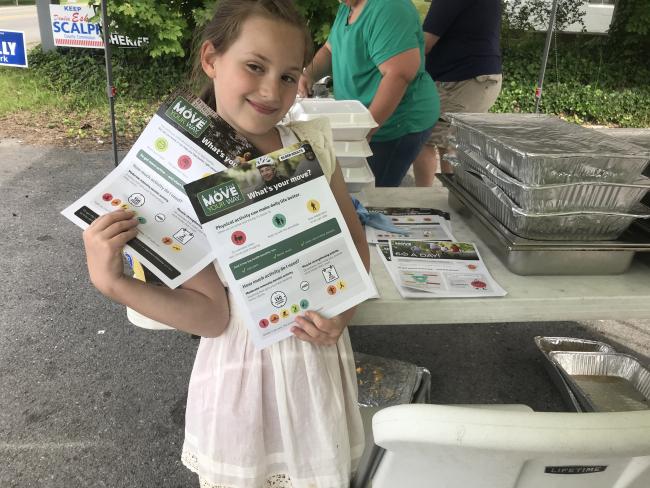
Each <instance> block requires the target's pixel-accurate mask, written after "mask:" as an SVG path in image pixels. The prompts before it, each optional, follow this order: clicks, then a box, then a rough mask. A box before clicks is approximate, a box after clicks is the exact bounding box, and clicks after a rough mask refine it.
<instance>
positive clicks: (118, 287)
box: [83, 210, 230, 337]
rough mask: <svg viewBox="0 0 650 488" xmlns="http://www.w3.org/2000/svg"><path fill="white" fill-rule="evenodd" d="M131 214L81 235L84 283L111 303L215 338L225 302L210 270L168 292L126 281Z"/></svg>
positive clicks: (109, 217) (225, 317)
mask: <svg viewBox="0 0 650 488" xmlns="http://www.w3.org/2000/svg"><path fill="white" fill-rule="evenodd" d="M137 224H138V221H137V220H136V219H135V218H134V213H133V212H125V211H121V210H120V211H116V212H111V213H109V214H106V215H103V216H101V217H99V218H98V219H97V220H95V221H94V222H93V223H92V224H91V225H90V226H89V227H88V228H87V229H86V230H85V231H84V233H83V239H84V246H85V248H86V261H87V265H88V273H89V275H90V280H91V282H92V283H93V285H95V287H96V288H97V289H98V290H99V291H100V292H101V293H102V294H104V295H106V296H107V297H108V298H110V299H111V300H113V301H115V302H118V303H121V304H123V305H126V306H127V307H130V308H132V309H134V310H136V311H137V312H139V313H141V314H142V315H145V316H146V317H149V318H151V319H153V320H156V321H158V322H162V323H164V324H167V325H170V326H172V327H175V328H177V329H180V330H183V331H186V332H190V333H193V334H197V335H201V336H204V337H216V336H218V335H220V334H221V333H222V332H223V331H224V330H225V328H226V326H227V324H228V321H229V318H230V308H229V305H228V298H227V296H226V292H225V289H224V287H223V284H222V283H221V280H220V279H219V277H218V275H217V272H216V270H215V268H214V266H213V265H212V264H210V265H208V266H207V267H206V268H205V269H203V270H202V271H201V272H199V273H198V274H196V275H195V276H194V277H192V278H191V279H189V280H187V281H186V282H185V283H183V285H181V287H179V288H176V289H174V290H172V289H170V288H167V287H164V286H156V285H152V284H150V283H144V282H142V281H139V280H136V279H134V278H131V277H130V276H126V275H125V274H124V271H123V264H122V249H123V248H124V246H125V244H126V243H127V242H128V241H129V240H131V239H133V238H134V237H136V235H137Z"/></svg>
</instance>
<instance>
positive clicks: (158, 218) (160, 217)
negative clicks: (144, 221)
mask: <svg viewBox="0 0 650 488" xmlns="http://www.w3.org/2000/svg"><path fill="white" fill-rule="evenodd" d="M153 218H154V220H155V221H156V222H164V221H165V219H166V217H165V214H164V213H157V214H156V215H154V217H153Z"/></svg>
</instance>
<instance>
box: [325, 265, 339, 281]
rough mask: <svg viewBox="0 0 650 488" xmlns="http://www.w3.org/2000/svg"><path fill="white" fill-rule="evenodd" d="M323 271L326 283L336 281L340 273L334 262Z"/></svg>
mask: <svg viewBox="0 0 650 488" xmlns="http://www.w3.org/2000/svg"><path fill="white" fill-rule="evenodd" d="M321 272H322V273H323V278H325V283H331V282H332V281H336V280H337V279H338V277H339V274H338V272H337V271H336V268H335V267H334V265H333V264H330V265H329V266H327V267H326V268H323V269H322V270H321Z"/></svg>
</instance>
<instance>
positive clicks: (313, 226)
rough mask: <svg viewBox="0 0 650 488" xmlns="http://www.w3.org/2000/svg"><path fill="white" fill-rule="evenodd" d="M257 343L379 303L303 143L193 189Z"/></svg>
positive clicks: (192, 197) (189, 188)
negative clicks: (306, 318) (310, 318)
mask: <svg viewBox="0 0 650 488" xmlns="http://www.w3.org/2000/svg"><path fill="white" fill-rule="evenodd" d="M185 190H186V191H187V195H188V196H189V198H190V201H191V202H192V205H193V206H194V210H195V211H196V215H197V216H198V218H199V221H200V222H201V223H202V224H203V229H204V231H205V233H206V234H207V237H208V240H209V241H210V243H211V244H212V248H213V250H214V252H215V254H216V257H217V260H218V262H219V264H220V266H221V270H222V272H223V274H224V275H225V279H226V281H227V283H228V286H229V289H230V292H231V293H232V294H233V296H234V298H235V300H236V302H237V304H238V305H239V307H240V309H241V310H242V313H244V319H245V321H246V324H247V326H248V328H249V331H250V333H251V337H252V339H253V343H254V344H255V346H256V347H258V348H264V347H267V346H269V345H271V344H274V343H276V342H278V341H280V340H282V339H285V338H287V337H289V336H291V335H292V334H291V327H292V326H293V325H295V316H296V315H299V314H303V313H304V312H305V311H307V310H313V311H316V312H319V313H320V314H322V315H324V316H325V317H332V316H335V315H338V314H340V313H341V312H344V311H345V310H347V309H349V308H351V307H353V306H355V305H357V304H359V303H361V302H363V301H364V300H366V299H368V298H371V297H373V296H375V295H376V293H377V292H376V290H375V287H374V284H373V282H372V280H371V279H370V277H369V276H368V273H367V271H366V269H365V267H364V265H363V262H362V261H361V258H360V257H359V254H358V252H357V250H356V248H355V245H354V242H353V241H352V237H351V235H350V232H349V231H348V229H347V226H346V224H345V221H344V219H343V215H342V214H341V211H340V210H339V207H338V204H337V203H336V199H335V198H334V195H333V194H332V191H331V189H330V187H329V184H328V182H327V179H326V178H325V176H324V175H323V171H322V169H321V166H320V163H319V162H318V159H317V157H316V155H315V154H314V152H313V151H312V149H311V146H310V145H309V144H308V143H306V142H302V143H297V144H294V145H293V146H289V147H286V148H284V149H281V150H279V151H276V152H273V153H270V154H268V155H265V156H261V157H258V158H256V159H254V160H252V161H248V162H244V163H241V164H239V165H238V166H236V167H233V168H230V169H228V170H226V171H223V172H221V173H218V174H214V175H211V176H208V177H206V178H203V179H202V180H199V181H196V182H194V183H190V184H188V185H185Z"/></svg>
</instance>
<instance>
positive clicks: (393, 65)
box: [368, 47, 420, 140]
mask: <svg viewBox="0 0 650 488" xmlns="http://www.w3.org/2000/svg"><path fill="white" fill-rule="evenodd" d="M377 68H378V69H379V71H380V72H381V81H380V82H379V86H378V87H377V92H376V93H375V96H374V97H373V99H372V102H371V103H370V106H369V107H368V110H370V113H371V114H372V118H373V119H375V122H377V123H378V124H379V126H378V127H376V128H375V129H373V130H372V131H371V132H370V134H369V135H368V140H370V138H371V136H372V134H374V133H375V132H376V131H377V130H378V129H379V127H381V126H382V124H383V123H384V122H386V121H387V120H388V119H389V118H390V116H391V115H392V114H393V112H394V111H395V109H396V108H397V106H398V105H399V104H400V102H401V101H402V97H403V96H404V93H406V89H407V88H408V86H409V83H411V81H412V80H413V78H415V75H417V73H418V69H419V68H420V49H418V48H416V47H415V48H413V49H409V50H407V51H404V52H402V53H400V54H397V55H395V56H393V57H392V58H390V59H388V60H386V61H384V62H383V63H381V64H380V65H379V66H378V67H377Z"/></svg>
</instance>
